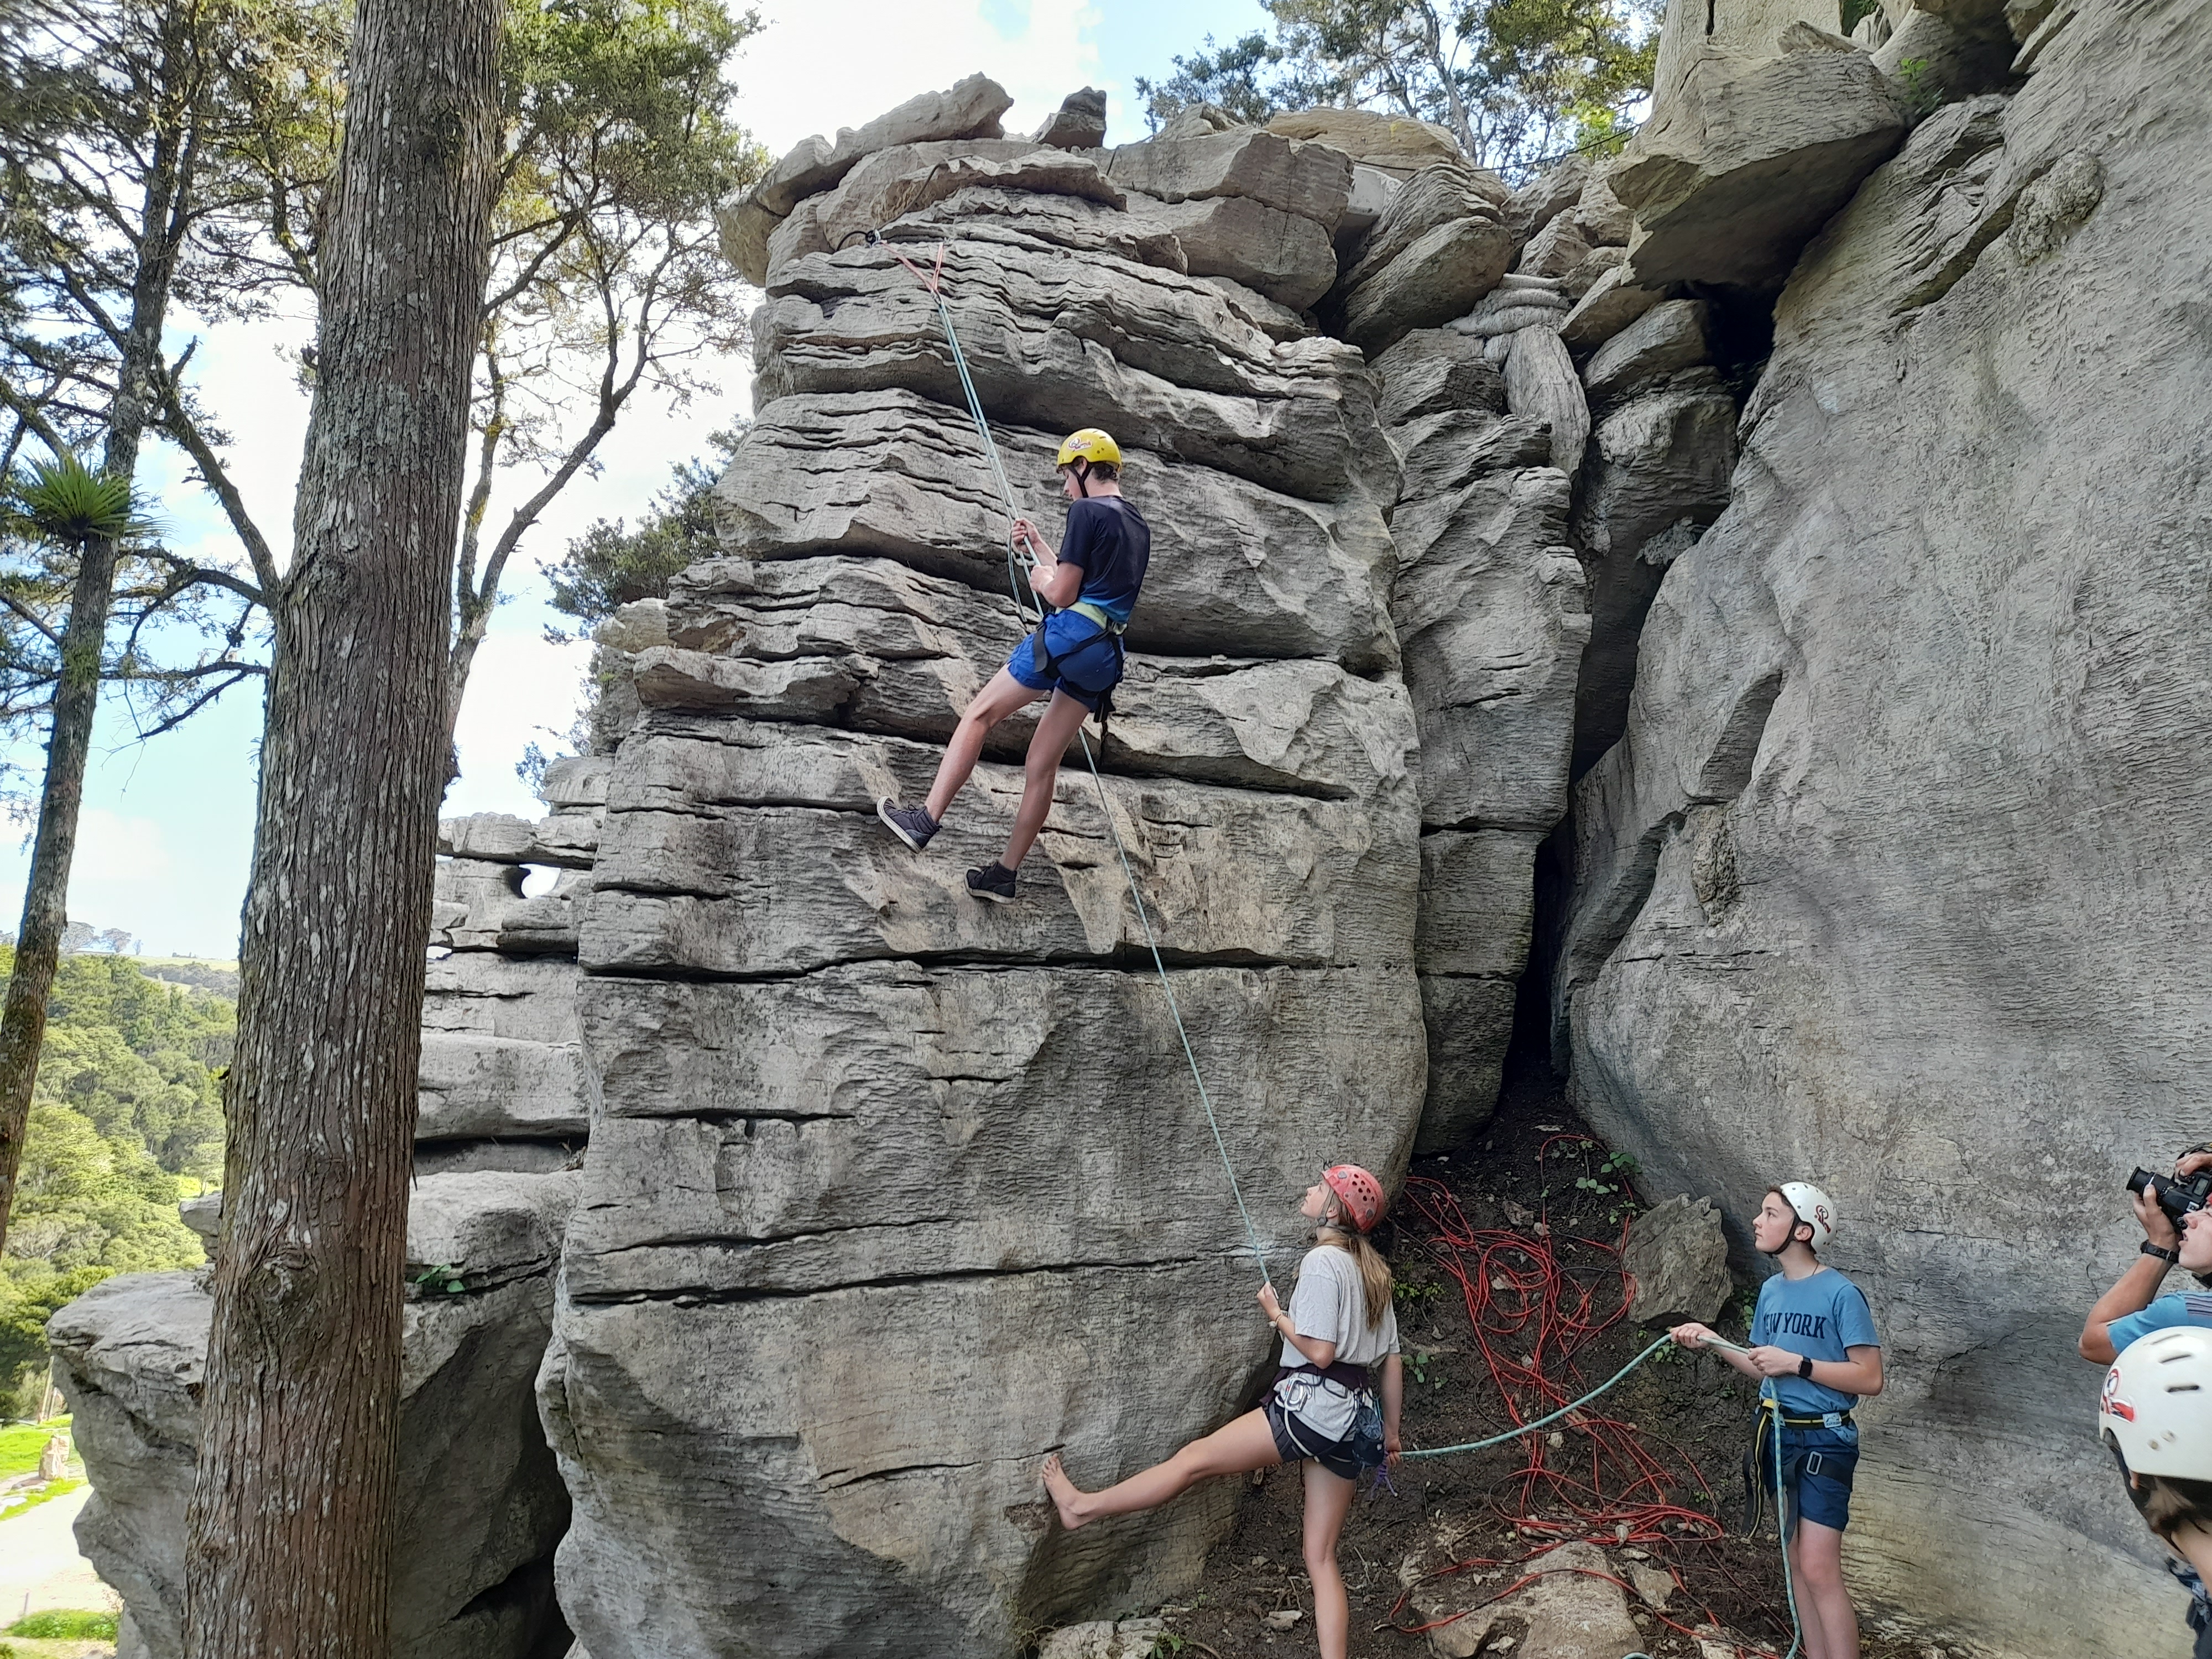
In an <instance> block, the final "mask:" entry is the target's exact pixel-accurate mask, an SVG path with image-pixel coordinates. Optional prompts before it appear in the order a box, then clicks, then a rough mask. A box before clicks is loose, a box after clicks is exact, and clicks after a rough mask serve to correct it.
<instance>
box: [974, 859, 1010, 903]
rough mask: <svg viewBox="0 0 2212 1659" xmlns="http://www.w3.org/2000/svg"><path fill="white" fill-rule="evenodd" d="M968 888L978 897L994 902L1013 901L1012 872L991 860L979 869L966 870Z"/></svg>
mask: <svg viewBox="0 0 2212 1659" xmlns="http://www.w3.org/2000/svg"><path fill="white" fill-rule="evenodd" d="M968 890H969V892H971V893H973V894H974V895H975V896H976V897H977V898H979V899H988V900H989V901H990V902H992V903H994V904H1012V902H1014V872H1012V871H1011V870H1009V869H1007V868H1006V866H1005V865H1003V864H1000V862H999V861H998V860H995V859H994V860H992V861H991V862H990V863H988V864H987V865H985V866H983V867H982V868H981V869H980V870H970V871H969V872H968Z"/></svg>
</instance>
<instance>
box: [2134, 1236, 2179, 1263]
mask: <svg viewBox="0 0 2212 1659" xmlns="http://www.w3.org/2000/svg"><path fill="white" fill-rule="evenodd" d="M2142 1253H2143V1254H2144V1255H2154V1256H2156V1257H2157V1258H2158V1259H2159V1260H2160V1261H2163V1262H2165V1263H2166V1266H2167V1267H2172V1266H2173V1265H2174V1264H2175V1263H2177V1262H2179V1261H2180V1260H2181V1252H2180V1251H2179V1250H2169V1249H2166V1247H2165V1246H2164V1245H2163V1244H2154V1243H2151V1242H2150V1240H2148V1239H2147V1238H2146V1239H2145V1240H2143V1242H2142Z"/></svg>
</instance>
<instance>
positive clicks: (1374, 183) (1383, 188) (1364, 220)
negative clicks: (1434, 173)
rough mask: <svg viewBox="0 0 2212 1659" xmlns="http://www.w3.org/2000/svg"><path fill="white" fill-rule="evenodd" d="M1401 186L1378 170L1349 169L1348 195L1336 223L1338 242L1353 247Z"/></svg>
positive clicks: (1393, 177)
mask: <svg viewBox="0 0 2212 1659" xmlns="http://www.w3.org/2000/svg"><path fill="white" fill-rule="evenodd" d="M1403 183H1404V181H1403V180H1402V179H1399V178H1398V177H1397V176H1396V175H1395V174H1393V173H1385V172H1383V170H1382V169H1381V168H1380V167H1366V166H1364V165H1362V166H1355V167H1353V168H1352V193H1351V194H1350V195H1349V196H1347V197H1345V200H1344V216H1343V217H1342V218H1341V219H1339V220H1338V221H1337V222H1336V240H1337V241H1338V243H1339V244H1340V245H1343V244H1349V245H1350V246H1353V247H1357V246H1358V243H1359V240H1360V239H1361V238H1362V237H1364V236H1365V235H1366V234H1367V233H1368V232H1369V231H1370V230H1372V229H1374V228H1375V227H1376V223H1377V222H1380V221H1381V219H1382V217H1383V213H1384V212H1385V210H1388V209H1389V205H1390V198H1391V197H1394V196H1395V195H1396V194H1397V193H1398V191H1399V190H1400V189H1401V187H1402V185H1403Z"/></svg>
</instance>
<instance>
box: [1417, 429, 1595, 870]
mask: <svg viewBox="0 0 2212 1659" xmlns="http://www.w3.org/2000/svg"><path fill="white" fill-rule="evenodd" d="M1397 438H1398V441H1399V442H1401V444H1402V445H1403V446H1404V447H1405V448H1406V451H1407V479H1408V483H1407V497H1406V499H1405V500H1404V501H1401V502H1400V504H1399V508H1398V515H1397V520H1396V523H1397V528H1398V537H1399V545H1400V547H1401V549H1402V550H1403V553H1404V557H1405V567H1404V568H1403V569H1402V570H1401V572H1400V574H1399V578H1398V585H1397V589H1396V591H1395V594H1394V596H1393V598H1392V600H1391V610H1392V614H1393V615H1394V616H1395V618H1396V621H1397V625H1398V635H1399V639H1400V641H1401V650H1402V651H1403V653H1405V665H1406V666H1405V674H1406V685H1407V690H1408V691H1409V692H1410V693H1411V694H1412V696H1413V713H1414V719H1415V721H1416V724H1417V726H1418V729H1419V735H1420V786H1421V817H1422V821H1423V822H1424V823H1426V824H1429V825H1431V826H1434V827H1443V826H1450V827H1454V828H1461V829H1474V828H1480V827H1489V828H1500V829H1540V830H1541V829H1549V828H1550V827H1551V826H1552V825H1553V823H1557V822H1558V820H1559V816H1560V814H1561V812H1562V811H1564V810H1565V805H1566V772H1565V754H1566V750H1567V746H1568V744H1569V743H1570V741H1571V731H1572V726H1573V715H1572V708H1573V686H1574V680H1575V673H1576V664H1577V661H1578V660H1579V659H1580V658H1581V656H1582V653H1583V641H1584V640H1585V639H1586V638H1587V637H1588V634H1589V618H1588V617H1587V615H1586V614H1585V611H1584V607H1583V574H1582V567H1581V564H1580V563H1579V562H1578V561H1577V559H1576V558H1575V556H1574V554H1573V551H1572V550H1571V548H1570V547H1569V546H1568V545H1567V531H1566V523H1567V501H1568V482H1567V477H1566V475H1565V474H1564V473H1562V472H1559V471H1557V470H1556V469H1554V468H1553V467H1551V466H1548V465H1546V464H1545V462H1546V460H1547V457H1548V456H1549V453H1550V448H1551V444H1550V439H1549V435H1547V434H1546V433H1545V432H1544V431H1543V430H1542V429H1541V428H1540V427H1538V426H1536V425H1535V424H1534V422H1528V421H1522V420H1509V421H1499V420H1498V419H1497V418H1496V417H1495V416H1487V415H1480V414H1477V415H1456V416H1449V415H1448V416H1431V417H1428V418H1426V419H1424V420H1421V421H1417V422H1412V423H1410V424H1409V425H1408V426H1407V427H1405V428H1401V429H1400V431H1399V433H1398V434H1397Z"/></svg>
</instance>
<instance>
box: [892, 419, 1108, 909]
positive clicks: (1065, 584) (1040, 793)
mask: <svg viewBox="0 0 2212 1659" xmlns="http://www.w3.org/2000/svg"><path fill="white" fill-rule="evenodd" d="M1054 465H1056V466H1057V467H1058V469H1059V471H1060V488H1061V490H1062V492H1063V493H1064V494H1065V495H1066V497H1067V500H1068V501H1069V502H1070V503H1071V505H1070V506H1069V507H1068V509H1067V536H1066V540H1065V541H1064V542H1063V543H1062V544H1061V545H1060V548H1059V550H1057V551H1055V550H1054V548H1053V546H1052V544H1050V543H1049V542H1048V541H1046V540H1045V538H1044V536H1043V534H1042V532H1040V531H1039V530H1038V529H1037V527H1036V525H1035V524H1034V523H1032V522H1031V521H1030V520H1028V519H1017V520H1014V538H1015V540H1016V541H1017V542H1018V544H1021V545H1022V546H1023V547H1024V548H1025V549H1026V550H1027V551H1028V553H1029V554H1030V557H1031V558H1032V559H1033V560H1034V561H1035V562H1034V563H1032V564H1031V565H1030V571H1029V581H1030V588H1031V589H1032V590H1034V591H1035V592H1036V596H1037V598H1038V599H1041V600H1042V601H1043V602H1044V604H1045V605H1048V606H1050V607H1052V609H1051V611H1050V612H1049V613H1048V615H1047V616H1046V617H1045V618H1044V620H1043V622H1042V623H1041V624H1040V625H1039V627H1038V628H1037V629H1036V632H1035V633H1033V634H1031V635H1030V636H1029V637H1028V638H1026V639H1024V641H1022V642H1021V643H1020V644H1019V645H1018V646H1016V647H1014V652H1013V654H1012V656H1010V657H1009V658H1007V659H1006V666H1005V667H1004V668H1001V669H1000V671H998V672H997V673H996V674H995V675H994V676H993V677H992V678H991V683H990V684H988V685H987V686H985V687H984V688H983V689H982V690H981V691H980V692H979V693H977V694H976V696H975V701H974V702H971V703H969V705H968V710H967V712H966V713H965V714H962V715H961V717H960V724H959V725H958V726H956V727H955V728H954V729H953V732H952V740H951V742H950V743H948V744H946V745H945V758H944V760H943V761H941V762H940V763H939V764H938V768H937V781H935V782H934V783H933V784H932V785H931V786H930V790H929V799H927V800H926V801H924V802H923V803H922V804H921V805H920V806H902V805H899V804H898V803H897V802H896V800H892V799H889V798H886V799H884V800H882V801H879V802H878V803H877V805H876V814H877V816H878V817H880V818H882V819H883V821H884V823H886V824H888V825H890V831H891V833H892V834H893V835H895V836H897V837H898V838H899V839H900V840H901V841H902V842H905V843H906V844H907V845H908V847H911V848H914V850H915V852H917V853H919V852H921V850H922V849H923V848H926V847H927V846H928V845H929V842H930V837H932V836H934V835H935V834H936V833H937V832H938V830H939V828H941V827H942V826H943V824H944V822H945V811H946V810H947V809H948V808H949V807H951V805H952V798H953V797H954V796H955V795H957V794H958V793H960V790H961V787H962V786H963V785H964V784H966V782H967V781H968V775H969V773H971V772H973V771H974V770H975V762H976V759H977V757H980V756H981V754H982V752H983V739H984V738H986V737H987V736H988V735H989V733H990V732H991V729H992V728H993V727H994V726H997V725H998V724H999V722H1000V721H1001V720H1005V719H1006V717H1007V716H1008V715H1010V714H1013V713H1014V712H1015V711H1016V710H1017V709H1019V708H1024V707H1026V706H1027V705H1028V704H1030V703H1032V702H1036V699H1037V698H1039V697H1041V696H1048V695H1049V696H1050V697H1051V702H1050V703H1049V704H1048V705H1047V707H1046V708H1045V711H1044V716H1043V718H1042V719H1041V720H1038V721H1037V727H1036V735H1035V736H1034V737H1032V738H1030V751H1029V760H1028V770H1027V775H1026V776H1025V777H1024V780H1023V781H1022V804H1021V806H1020V808H1019V810H1018V811H1016V812H1015V814H1014V828H1013V833H1012V835H1010V836H1007V837H1006V852H1005V853H1004V854H1001V855H1000V858H999V860H997V861H996V862H995V863H992V864H987V865H985V866H983V867H982V868H981V869H980V870H970V871H969V872H968V890H969V892H971V893H973V894H974V895H975V896H976V897H977V898H979V899H987V900H988V901H990V902H992V903H994V904H1006V903H1010V902H1012V900H1013V896H1014V872H1015V871H1016V870H1018V869H1019V868H1020V867H1021V862H1022V860H1024V858H1026V857H1028V856H1029V850H1030V847H1031V845H1032V844H1034V843H1035V842H1036V838H1037V831H1038V830H1040V829H1042V828H1043V827H1044V820H1045V814H1046V813H1048V811H1051V810H1052V791H1053V785H1054V782H1055V781H1057V779H1058V778H1059V776H1060V757H1061V756H1062V755H1064V754H1065V753H1066V751H1067V745H1068V744H1069V743H1071V742H1072V741H1073V739H1074V737H1075V732H1076V728H1077V727H1079V726H1081V725H1082V724H1083V718H1084V716H1085V714H1094V713H1095V714H1098V715H1099V716H1100V727H1101V730H1102V732H1103V728H1104V715H1105V710H1106V709H1107V708H1108V707H1109V704H1110V701H1111V697H1112V694H1113V690H1114V687H1115V685H1116V684H1119V683H1120V681H1121V669H1122V650H1121V634H1122V630H1123V629H1126V628H1127V627H1128V625H1129V616H1130V613H1131V612H1132V611H1134V610H1135V609H1136V606H1137V595H1138V592H1139V590H1140V589H1141V588H1142V587H1143V586H1144V584H1145V570H1146V566H1147V565H1148V564H1149V563H1150V562H1151V560H1152V530H1151V528H1150V527H1149V526H1147V525H1146V523H1145V520H1144V519H1143V517H1142V516H1141V515H1140V514H1139V513H1138V511H1137V509H1136V508H1135V507H1132V506H1130V505H1129V503H1128V502H1127V501H1125V500H1123V499H1122V496H1121V449H1120V447H1118V446H1117V445H1116V444H1115V441H1113V439H1111V438H1110V437H1109V436H1107V435H1106V434H1104V433H1103V432H1101V431H1099V430H1098V429H1097V428H1095V427H1085V428H1084V429H1083V430H1082V431H1080V432H1077V433H1074V434H1073V435H1071V436H1070V437H1069V438H1068V440H1067V441H1066V442H1065V443H1063V444H1062V445H1060V454H1059V457H1058V459H1057V460H1056V462H1055V463H1054Z"/></svg>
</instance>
